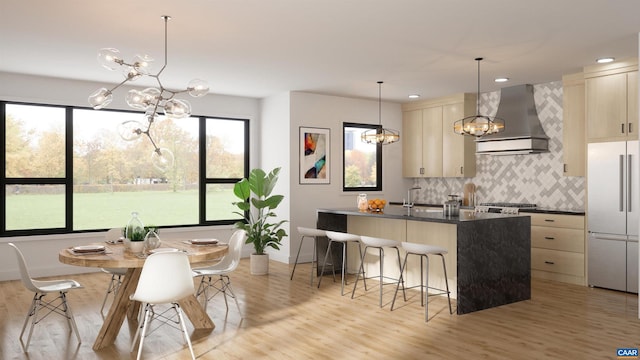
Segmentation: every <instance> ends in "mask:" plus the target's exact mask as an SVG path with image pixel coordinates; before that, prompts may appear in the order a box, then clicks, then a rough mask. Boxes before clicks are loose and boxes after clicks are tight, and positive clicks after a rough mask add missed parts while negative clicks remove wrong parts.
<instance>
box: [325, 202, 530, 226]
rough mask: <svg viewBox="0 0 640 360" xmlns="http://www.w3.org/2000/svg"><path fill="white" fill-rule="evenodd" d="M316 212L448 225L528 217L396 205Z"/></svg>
mask: <svg viewBox="0 0 640 360" xmlns="http://www.w3.org/2000/svg"><path fill="white" fill-rule="evenodd" d="M317 211H318V212H325V213H331V214H341V215H351V216H371V217H381V218H387V219H404V220H417V221H431V222H441V223H449V224H459V223H464V222H472V221H487V220H493V219H504V218H509V217H522V216H529V215H526V214H519V215H506V214H493V213H476V212H475V211H474V210H470V209H469V210H467V209H461V210H460V215H459V216H445V215H444V213H443V212H442V211H441V210H435V209H427V208H421V207H413V208H404V207H402V206H397V205H388V206H386V207H385V208H384V211H380V212H376V211H359V210H358V209H356V208H339V209H324V208H320V209H317Z"/></svg>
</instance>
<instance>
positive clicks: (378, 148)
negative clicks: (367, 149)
mask: <svg viewBox="0 0 640 360" xmlns="http://www.w3.org/2000/svg"><path fill="white" fill-rule="evenodd" d="M347 127H352V128H361V129H367V130H370V129H376V132H377V133H382V126H381V125H375V124H363V123H351V122H343V123H342V191H343V192H356V191H357V192H363V191H382V144H376V155H375V156H376V186H375V187H371V186H353V187H347V186H346V183H345V175H346V171H345V170H346V169H345V163H346V161H345V160H346V153H347V151H346V149H345V147H346V145H347V141H346V137H345V129H346V128H347ZM359 140H360V139H354V141H359Z"/></svg>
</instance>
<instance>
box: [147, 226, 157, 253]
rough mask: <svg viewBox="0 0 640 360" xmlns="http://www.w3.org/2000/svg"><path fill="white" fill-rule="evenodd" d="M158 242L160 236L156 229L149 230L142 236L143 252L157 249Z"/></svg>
mask: <svg viewBox="0 0 640 360" xmlns="http://www.w3.org/2000/svg"><path fill="white" fill-rule="evenodd" d="M160 244H161V241H160V236H159V235H158V233H157V232H156V230H149V232H148V233H147V235H146V236H145V238H144V252H145V253H148V252H149V251H150V250H153V249H157V248H159V247H160Z"/></svg>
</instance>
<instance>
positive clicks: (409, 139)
mask: <svg viewBox="0 0 640 360" xmlns="http://www.w3.org/2000/svg"><path fill="white" fill-rule="evenodd" d="M422 143H423V140H422V110H413V111H405V112H403V113H402V176H404V177H421V176H424V175H423V173H424V168H423V166H422Z"/></svg>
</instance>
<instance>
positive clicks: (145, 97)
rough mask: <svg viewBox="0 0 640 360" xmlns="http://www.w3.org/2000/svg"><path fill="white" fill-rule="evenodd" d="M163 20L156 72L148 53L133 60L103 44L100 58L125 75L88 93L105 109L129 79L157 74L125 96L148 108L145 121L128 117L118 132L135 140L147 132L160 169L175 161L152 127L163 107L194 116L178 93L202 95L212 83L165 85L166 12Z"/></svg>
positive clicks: (130, 102)
mask: <svg viewBox="0 0 640 360" xmlns="http://www.w3.org/2000/svg"><path fill="white" fill-rule="evenodd" d="M162 19H163V21H164V64H163V65H162V67H161V68H160V70H159V71H158V72H157V73H156V74H152V73H150V72H149V70H150V65H151V64H152V63H153V62H154V59H153V58H151V57H150V56H148V55H136V56H134V58H133V61H131V62H126V61H125V60H123V59H122V56H121V55H120V51H118V50H117V49H113V48H104V49H100V50H99V51H98V62H99V63H100V64H101V65H102V66H103V67H105V68H106V69H108V70H112V71H115V70H120V71H122V73H123V75H124V76H125V79H124V80H123V81H122V82H120V83H118V84H117V85H115V86H114V87H112V88H111V89H107V88H104V87H103V88H100V89H98V90H96V91H94V92H93V93H92V94H91V95H90V96H89V104H91V106H92V107H93V108H94V109H96V110H99V109H102V108H104V107H106V106H107V105H109V104H110V103H111V101H112V100H113V92H114V91H115V90H116V89H118V88H119V87H121V86H122V85H124V84H125V83H128V82H130V81H135V80H137V79H138V78H141V77H143V76H148V77H151V78H154V79H155V80H156V82H157V83H158V86H157V87H149V88H146V89H144V90H142V91H139V90H135V89H132V90H129V92H128V93H127V96H126V98H125V100H126V102H127V104H128V105H129V106H131V107H132V108H134V109H136V110H143V111H145V114H144V116H143V117H142V121H137V120H127V121H125V122H123V123H122V124H120V126H118V133H119V134H120V137H121V138H122V139H123V140H125V141H132V140H136V139H138V138H140V137H141V136H142V135H145V136H146V137H147V138H148V139H149V141H150V142H151V145H152V146H153V148H154V150H153V152H152V153H151V163H152V164H153V166H155V167H156V168H157V169H158V170H160V171H161V172H165V171H167V170H168V169H169V168H171V167H173V165H174V156H173V153H172V152H171V150H169V149H167V148H161V147H159V146H158V144H157V142H156V141H154V140H153V138H152V136H151V127H152V126H153V124H154V122H155V121H156V120H157V119H158V118H159V117H160V114H159V113H160V111H163V112H164V116H166V117H168V118H172V119H184V118H188V117H189V116H191V104H189V102H188V101H187V100H184V99H177V98H175V95H177V94H181V93H185V92H186V93H188V94H189V95H191V96H192V97H201V96H204V95H206V94H207V93H208V92H209V85H208V84H207V83H206V82H205V81H203V80H200V79H193V80H191V81H190V82H189V83H188V84H187V87H186V89H184V90H169V89H167V88H165V87H164V86H163V85H162V82H161V81H160V75H161V74H162V72H163V71H164V69H165V68H166V67H167V23H168V21H169V20H171V16H168V15H163V16H162Z"/></svg>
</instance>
